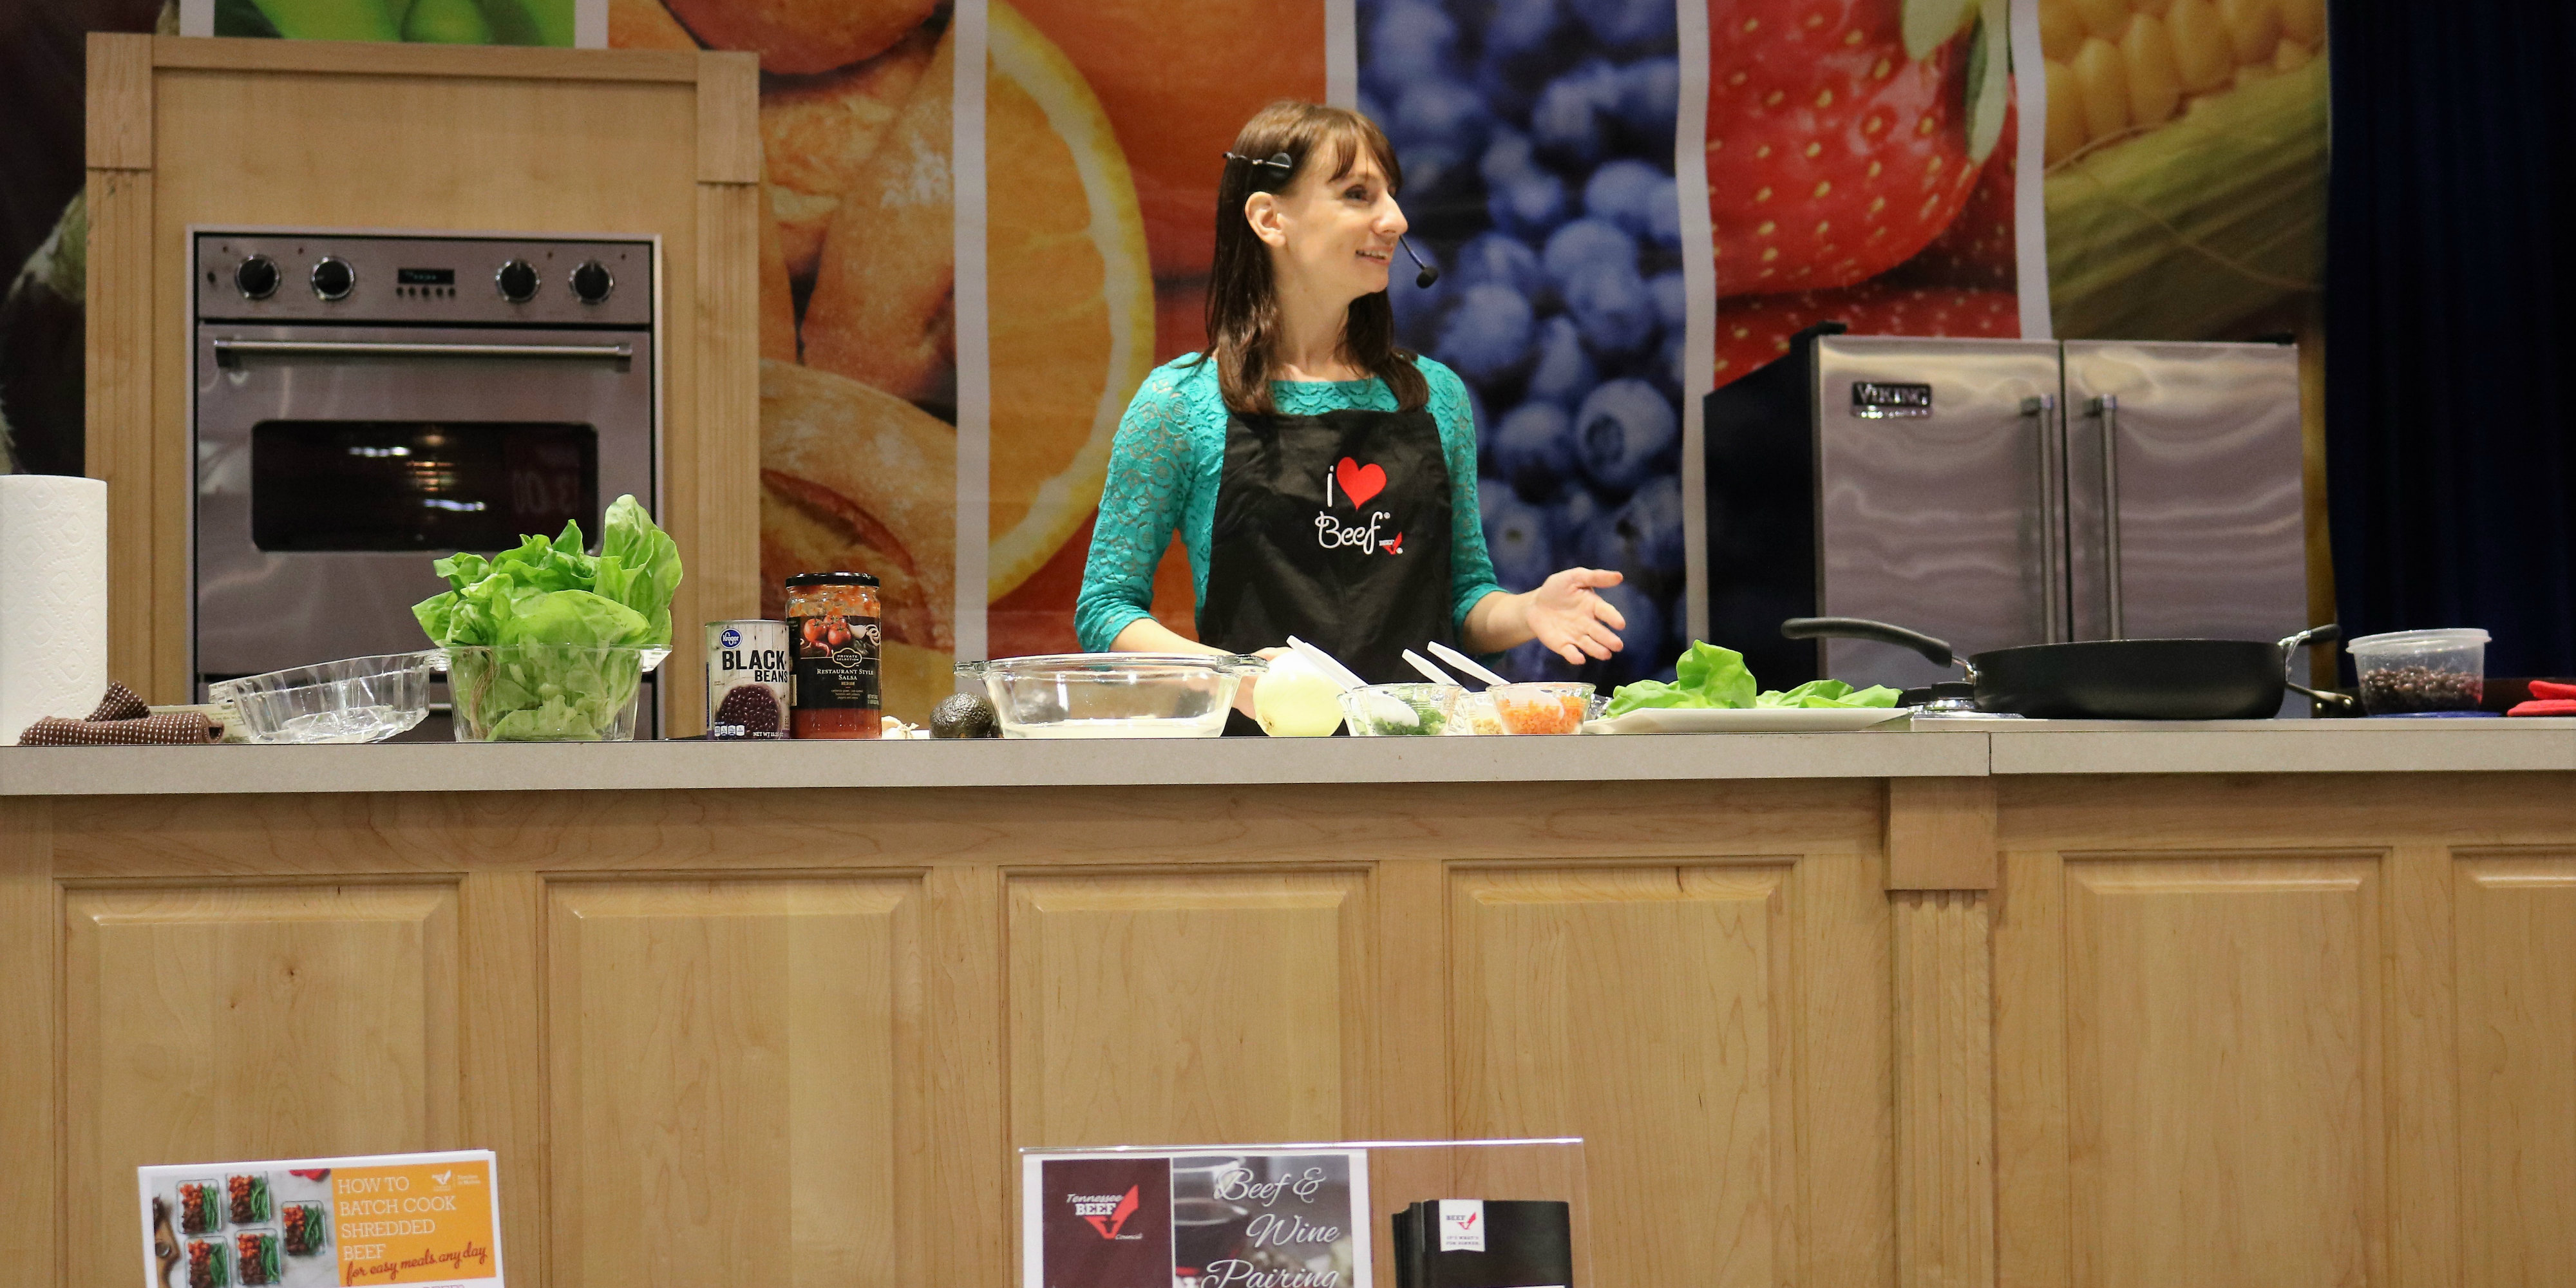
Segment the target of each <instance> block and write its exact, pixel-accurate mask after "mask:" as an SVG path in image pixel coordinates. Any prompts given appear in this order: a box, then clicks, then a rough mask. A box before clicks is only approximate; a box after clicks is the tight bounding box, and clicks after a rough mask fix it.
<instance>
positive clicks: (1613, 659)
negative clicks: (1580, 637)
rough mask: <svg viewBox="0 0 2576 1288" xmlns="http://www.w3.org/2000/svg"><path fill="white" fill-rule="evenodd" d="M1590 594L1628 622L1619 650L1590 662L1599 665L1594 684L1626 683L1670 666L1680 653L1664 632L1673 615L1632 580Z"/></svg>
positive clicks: (1620, 633) (1622, 634) (1620, 636)
mask: <svg viewBox="0 0 2576 1288" xmlns="http://www.w3.org/2000/svg"><path fill="white" fill-rule="evenodd" d="M1593 593H1594V594H1597V595H1599V596H1601V597H1602V598H1603V599H1606V600H1608V601H1610V606H1611V607H1612V608H1615V609H1618V610H1619V616H1620V618H1621V620H1623V621H1625V622H1627V623H1628V627H1627V629H1626V630H1623V631H1620V632H1619V651H1618V652H1616V653H1613V654H1611V655H1610V660H1609V661H1607V662H1594V663H1592V664H1591V665H1592V666H1593V667H1598V668H1600V678H1599V679H1597V680H1595V681H1594V682H1595V683H1600V684H1625V683H1627V682H1629V681H1631V680H1642V679H1644V678H1646V677H1647V676H1649V675H1653V674H1655V670H1656V668H1657V667H1663V668H1666V669H1669V668H1671V666H1672V664H1673V655H1674V654H1675V653H1678V652H1680V650H1679V649H1676V648H1673V647H1672V646H1671V644H1670V643H1669V641H1668V640H1667V639H1666V637H1665V633H1664V632H1665V629H1666V623H1668V622H1670V621H1671V620H1672V616H1671V614H1669V613H1666V612H1665V611H1664V606H1663V605H1661V604H1659V603H1656V602H1655V597H1654V596H1652V595H1649V594H1647V593H1646V591H1645V588H1644V587H1641V586H1639V585H1638V584H1637V583H1636V582H1635V581H1634V580H1630V581H1623V582H1620V583H1619V584H1618V585H1616V586H1608V587H1604V588H1602V589H1600V590H1598V591H1595V592H1593ZM1587 678H1590V677H1589V675H1588V674H1587Z"/></svg>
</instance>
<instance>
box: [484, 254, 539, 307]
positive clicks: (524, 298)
mask: <svg viewBox="0 0 2576 1288" xmlns="http://www.w3.org/2000/svg"><path fill="white" fill-rule="evenodd" d="M492 280H493V281H494V282H495V283H498V284H499V286H500V288H501V298H502V299H505V300H508V301H509V302H511V303H512V304H525V303H527V302H528V301H530V300H533V299H535V298H537V286H538V281H537V270H535V269H533V268H530V267H528V261H526V260H524V259H514V260H511V261H510V262H508V263H506V264H503V265H502V266H501V271H500V272H499V273H497V274H495V275H494V276H493V278H492Z"/></svg>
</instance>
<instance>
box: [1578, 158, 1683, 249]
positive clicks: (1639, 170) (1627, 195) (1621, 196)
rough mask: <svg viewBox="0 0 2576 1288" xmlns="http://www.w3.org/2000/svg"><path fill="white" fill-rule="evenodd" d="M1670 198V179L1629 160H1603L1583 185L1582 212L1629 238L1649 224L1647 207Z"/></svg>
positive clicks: (1671, 184)
mask: <svg viewBox="0 0 2576 1288" xmlns="http://www.w3.org/2000/svg"><path fill="white" fill-rule="evenodd" d="M1672 196H1673V181H1672V176H1670V175H1667V174H1665V173H1664V172H1663V171H1661V170H1659V169H1656V168H1655V167H1654V166H1651V165H1648V164H1647V163H1645V162H1643V161H1639V160H1636V159H1634V158H1632V157H1622V158H1620V159H1619V160H1616V161H1604V162H1602V163H1601V168H1600V169H1598V170H1595V171H1593V172H1592V177H1591V178H1589V179H1586V180H1584V182H1583V213H1584V215H1585V217H1587V218H1592V219H1606V220H1609V221H1610V222H1611V223H1613V224H1616V225H1618V227H1619V230H1620V231H1621V232H1624V233H1626V234H1628V235H1629V236H1631V237H1643V236H1645V235H1646V230H1647V228H1648V226H1649V225H1650V224H1651V223H1652V222H1653V216H1652V215H1651V214H1650V213H1649V207H1650V206H1651V205H1652V204H1653V202H1654V201H1655V200H1656V199H1657V198H1658V197H1661V198H1663V199H1665V200H1670V199H1671V198H1672Z"/></svg>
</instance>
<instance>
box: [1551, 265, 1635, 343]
mask: <svg viewBox="0 0 2576 1288" xmlns="http://www.w3.org/2000/svg"><path fill="white" fill-rule="evenodd" d="M1565 308H1566V311H1567V312H1568V313H1570V314H1572V315H1573V316H1574V323H1575V325H1576V326H1578V327H1580V328H1582V330H1583V343H1584V344H1585V345H1587V346H1589V347H1590V348H1591V349H1592V351H1593V352H1595V353H1598V354H1602V355H1605V356H1616V355H1626V354H1633V353H1638V352H1641V351H1642V350H1644V349H1645V348H1646V347H1647V346H1648V345H1650V344H1652V343H1654V340H1655V331H1656V326H1655V302H1654V299H1653V297H1652V296H1650V295H1648V294H1647V292H1646V283H1645V279H1643V278H1640V277H1638V276H1637V270H1635V269H1633V268H1629V267H1627V266H1625V265H1622V264H1619V263H1616V262H1610V263H1600V264H1595V265H1592V266H1590V267H1589V268H1586V269H1583V270H1580V272H1579V274H1578V275H1577V276H1576V277H1575V279H1574V281H1573V283H1572V284H1571V285H1569V286H1568V287H1567V288H1566V291H1565Z"/></svg>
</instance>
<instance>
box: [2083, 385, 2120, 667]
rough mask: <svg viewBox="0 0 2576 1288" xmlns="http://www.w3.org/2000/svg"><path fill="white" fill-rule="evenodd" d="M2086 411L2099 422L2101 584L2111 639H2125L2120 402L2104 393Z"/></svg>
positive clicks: (2087, 406) (2117, 397)
mask: <svg viewBox="0 0 2576 1288" xmlns="http://www.w3.org/2000/svg"><path fill="white" fill-rule="evenodd" d="M2085 409H2086V410H2087V411H2088V412H2090V413H2091V414H2092V415H2093V416H2094V417H2095V418H2096V419H2099V420H2100V421H2101V422H2102V584H2103V586H2104V588H2105V589H2106V590H2107V592H2108V595H2109V603H2108V607H2109V609H2110V622H2109V626H2110V628H2111V632H2110V638H2112V639H2115V640H2117V639H2127V638H2128V632H2127V631H2126V630H2125V629H2123V627H2122V623H2121V621H2120V399H2119V396H2118V395H2116V394H2103V395H2102V396H2100V397H2098V398H2095V399H2093V400H2092V401H2091V402H2090V403H2087V404H2086V405H2085Z"/></svg>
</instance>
